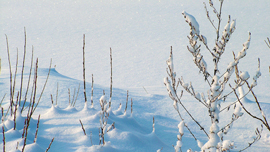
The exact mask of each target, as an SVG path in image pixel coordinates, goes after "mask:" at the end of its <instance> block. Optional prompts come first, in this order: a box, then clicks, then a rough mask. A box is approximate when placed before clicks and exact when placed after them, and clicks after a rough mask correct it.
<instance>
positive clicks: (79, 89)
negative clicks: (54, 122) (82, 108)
mask: <svg viewBox="0 0 270 152" xmlns="http://www.w3.org/2000/svg"><path fill="white" fill-rule="evenodd" d="M80 85H81V84H80V83H79V87H78V91H77V95H76V98H75V101H74V103H73V107H74V106H75V104H76V101H77V98H78V95H79V91H80Z"/></svg>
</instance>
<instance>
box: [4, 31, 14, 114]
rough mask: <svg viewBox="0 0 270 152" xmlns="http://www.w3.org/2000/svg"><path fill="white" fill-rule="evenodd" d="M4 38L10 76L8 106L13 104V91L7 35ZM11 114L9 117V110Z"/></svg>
mask: <svg viewBox="0 0 270 152" xmlns="http://www.w3.org/2000/svg"><path fill="white" fill-rule="evenodd" d="M5 36H6V42H7V54H8V63H9V74H10V76H9V78H10V105H12V103H13V94H12V93H13V90H12V70H11V63H10V54H9V45H8V37H7V35H5ZM10 111H11V112H10V113H11V116H12V113H13V111H12V108H11V110H10Z"/></svg>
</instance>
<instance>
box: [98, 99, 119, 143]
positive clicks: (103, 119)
mask: <svg viewBox="0 0 270 152" xmlns="http://www.w3.org/2000/svg"><path fill="white" fill-rule="evenodd" d="M99 103H100V107H101V111H100V120H99V121H100V130H99V131H100V133H99V136H100V144H101V143H102V144H103V145H105V139H104V136H105V134H106V133H107V132H108V131H110V130H111V129H114V128H115V123H114V122H113V124H112V125H110V126H108V124H107V122H108V117H109V113H110V110H111V108H110V107H109V103H107V99H106V96H105V95H102V96H101V97H100V99H99Z"/></svg>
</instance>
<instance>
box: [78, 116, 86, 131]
mask: <svg viewBox="0 0 270 152" xmlns="http://www.w3.org/2000/svg"><path fill="white" fill-rule="evenodd" d="M79 121H80V123H81V126H82V130H83V133H84V135H86V132H85V129H84V127H83V124H82V121H81V120H80V119H79Z"/></svg>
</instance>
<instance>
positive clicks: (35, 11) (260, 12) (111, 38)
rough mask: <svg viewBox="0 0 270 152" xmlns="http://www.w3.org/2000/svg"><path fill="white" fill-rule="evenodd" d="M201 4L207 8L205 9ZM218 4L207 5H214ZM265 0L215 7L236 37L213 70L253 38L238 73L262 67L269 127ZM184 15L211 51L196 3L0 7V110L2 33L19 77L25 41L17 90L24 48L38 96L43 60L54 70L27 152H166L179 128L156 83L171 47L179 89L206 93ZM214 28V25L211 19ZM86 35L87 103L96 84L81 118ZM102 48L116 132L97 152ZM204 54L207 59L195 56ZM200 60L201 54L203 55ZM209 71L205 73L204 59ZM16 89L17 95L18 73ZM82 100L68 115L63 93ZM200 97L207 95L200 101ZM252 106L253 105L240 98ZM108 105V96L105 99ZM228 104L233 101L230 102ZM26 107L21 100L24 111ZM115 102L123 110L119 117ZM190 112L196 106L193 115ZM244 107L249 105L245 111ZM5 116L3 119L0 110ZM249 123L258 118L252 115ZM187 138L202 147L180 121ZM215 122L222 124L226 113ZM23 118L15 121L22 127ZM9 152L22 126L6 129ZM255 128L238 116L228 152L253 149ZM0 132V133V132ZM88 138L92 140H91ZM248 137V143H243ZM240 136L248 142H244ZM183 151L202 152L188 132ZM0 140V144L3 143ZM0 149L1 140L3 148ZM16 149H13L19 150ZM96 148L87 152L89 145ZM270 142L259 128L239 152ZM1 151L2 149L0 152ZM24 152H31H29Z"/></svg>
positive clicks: (69, 1)
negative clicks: (232, 22) (34, 69)
mask: <svg viewBox="0 0 270 152" xmlns="http://www.w3.org/2000/svg"><path fill="white" fill-rule="evenodd" d="M206 2H207V1H206ZM217 2H218V1H214V3H215V4H217ZM269 6H270V1H269V0H258V1H253V0H238V1H233V0H227V1H225V2H224V6H223V13H222V15H223V22H222V24H221V27H222V28H223V27H224V26H225V24H226V21H227V16H228V15H231V18H232V19H236V31H235V32H234V33H233V35H232V37H231V39H230V42H229V43H228V45H227V47H226V51H227V52H226V53H225V54H224V56H223V58H222V60H221V64H220V67H221V68H220V69H222V67H227V65H228V63H229V62H230V61H231V60H232V58H233V57H232V53H231V52H232V51H235V52H239V51H241V49H242V44H243V43H244V42H245V41H246V40H247V38H248V31H250V32H251V33H252V35H251V44H250V48H249V49H248V51H247V56H246V57H245V58H244V59H243V60H241V63H240V65H239V67H240V69H241V70H243V71H249V73H250V75H251V76H253V75H254V74H255V71H256V70H257V58H260V60H261V73H262V76H261V77H260V79H259V80H258V86H257V87H256V88H255V89H254V91H255V93H256V94H257V97H258V99H259V101H260V102H262V108H263V110H264V112H265V114H266V116H267V117H268V118H269V115H270V101H269V98H270V92H269V90H270V75H269V72H268V67H269V65H270V60H269V56H270V49H269V48H267V46H266V44H265V42H264V40H265V39H266V38H267V37H270V31H269V27H270V9H269ZM184 10H185V11H186V12H188V13H190V14H192V15H193V16H195V17H196V19H197V21H198V23H199V24H200V32H201V34H203V35H205V36H206V37H207V39H208V43H209V46H213V44H214V38H215V31H214V29H213V28H212V26H211V24H210V23H209V21H208V20H207V18H206V15H205V10H204V5H203V1H202V0H200V1H198V0H190V1H186V0H169V1H167V0H159V1H158V0H147V1H143V0H141V1H140V0H130V1H127V0H99V1H92V0H91V1H86V0H85V1H75V0H66V1H60V0H47V1H35V0H28V1H20V0H9V1H0V14H1V16H0V27H1V30H0V51H1V54H0V55H1V56H0V57H1V66H2V69H1V75H0V86H1V90H0V99H2V97H3V96H4V94H5V93H7V96H6V98H5V100H4V101H3V104H2V105H1V106H3V107H4V109H5V110H6V109H8V106H9V96H8V95H9V69H8V60H7V59H8V58H7V53H6V40H5V39H6V38H5V35H4V34H6V35H7V36H8V40H9V47H10V55H11V61H12V62H11V63H12V65H13V72H14V71H15V64H16V48H18V50H19V68H18V69H19V70H18V73H20V69H21V63H22V57H23V46H24V27H25V28H26V32H27V55H26V63H25V64H26V70H25V74H24V80H25V82H24V87H26V85H27V82H26V80H27V78H28V75H29V66H30V62H31V61H30V60H31V47H32V45H33V46H34V57H35V58H37V57H38V58H39V68H40V69H39V71H38V91H37V92H38V95H39V93H40V92H41V89H42V87H43V83H44V81H45V79H46V76H47V72H48V67H49V63H50V59H52V66H53V69H52V70H51V74H50V77H49V80H48V84H47V86H46V89H45V92H44V94H43V96H42V99H41V101H40V104H39V106H38V108H37V110H36V111H35V113H34V115H33V119H34V120H33V121H31V123H32V124H30V130H29V132H30V133H29V137H28V142H27V144H28V146H27V147H28V148H29V149H32V151H44V150H46V148H47V147H48V145H49V143H50V141H51V139H52V138H53V137H54V138H55V140H54V142H53V143H52V146H51V149H50V151H76V150H77V151H91V150H92V151H99V150H102V151H156V150H158V149H160V148H161V147H163V151H174V149H173V147H172V146H171V145H172V144H174V145H175V144H176V141H177V137H176V135H177V134H178V128H177V125H178V123H179V121H180V119H179V117H178V114H177V112H176V111H175V110H174V108H173V102H172V101H171V99H170V98H169V97H168V96H167V91H166V88H165V87H164V84H163V78H164V77H166V76H167V73H166V60H167V59H168V57H169V52H170V46H172V47H173V51H174V63H175V71H176V72H177V77H180V76H183V78H184V79H185V81H186V82H189V81H192V82H193V85H194V88H195V89H196V90H198V91H204V89H205V85H204V84H205V82H204V81H203V78H202V75H201V74H199V73H198V69H197V67H196V66H195V65H194V63H193V61H192V56H191V54H190V53H189V52H188V51H187V49H186V46H187V45H188V39H187V37H186V36H187V35H188V34H189V27H188V25H187V23H186V22H185V19H184V18H183V16H182V14H181V13H182V11H184ZM213 19H214V18H213ZM83 34H85V35H86V48H85V51H86V52H85V53H86V81H87V96H88V100H89V101H90V96H91V75H92V74H93V75H94V81H95V82H94V109H91V108H90V104H89V103H88V109H84V96H83V82H82V78H83V77H82V71H83V70H82V45H83V43H82V38H83ZM110 47H111V48H112V51H113V97H112V111H113V113H114V114H113V113H112V114H111V115H110V117H109V120H108V123H109V124H111V123H112V122H115V127H116V129H114V130H112V131H110V132H108V134H107V135H106V136H105V140H106V141H107V142H108V144H107V145H106V146H105V147H100V146H97V145H98V144H99V138H98V128H99V126H100V125H99V114H98V111H99V110H100V105H99V98H100V97H101V95H102V92H103V90H105V92H106V95H107V96H108V95H109V85H110V54H109V51H110ZM203 51H205V50H203ZM207 53H208V52H206V51H205V52H204V54H207ZM204 58H205V59H206V60H207V59H208V60H209V63H208V67H209V68H211V67H213V65H212V64H211V62H210V61H211V58H210V56H209V57H207V56H206V55H205V56H204ZM17 77H18V80H17V84H18V86H17V89H18V87H19V82H20V81H19V78H20V74H18V76H17ZM57 83H58V84H59V92H58V93H59V96H58V104H57V105H58V106H52V105H51V96H50V95H51V94H52V95H53V97H54V98H55V96H56V90H57ZM79 84H80V92H79V96H78V99H77V102H76V104H75V108H68V105H69V97H68V88H70V90H71V95H72V96H73V91H74V88H78V85H79ZM127 90H129V92H130V93H129V105H128V111H127V114H126V115H123V111H124V108H125V102H126V91H127ZM205 93H206V92H205ZM130 98H132V99H133V114H132V115H131V114H130ZM248 98H250V99H251V100H253V99H252V96H248ZM107 99H108V97H107ZM231 100H234V99H231ZM183 101H184V102H185V105H186V107H187V108H188V109H189V110H190V112H191V113H192V114H193V115H194V116H195V117H196V118H197V120H198V121H199V122H200V123H201V124H202V125H204V126H205V128H207V131H208V128H209V125H210V122H209V118H208V115H207V113H206V117H205V116H203V115H202V114H201V113H203V112H204V111H203V107H201V105H199V104H197V102H196V101H195V100H194V99H193V98H192V97H190V95H188V94H185V93H184V96H183ZM27 103H29V101H28V102H27ZM120 103H122V105H123V106H122V111H121V110H120V112H119V111H117V109H118V106H119V104H120ZM194 105H195V106H196V107H195V108H194ZM247 106H248V107H252V106H254V103H252V102H251V103H247ZM5 112H6V111H5ZM254 112H255V113H256V114H258V115H259V114H260V113H259V111H256V110H254ZM39 114H41V121H40V128H39V132H38V138H37V143H36V144H33V140H34V133H35V130H36V123H37V118H38V115H39ZM153 116H154V117H155V132H152V118H153ZM184 117H185V118H186V119H187V120H186V122H187V123H188V124H189V126H190V127H191V129H193V130H194V131H195V133H196V134H197V135H198V138H199V139H200V141H202V142H204V143H205V142H206V141H207V138H206V137H205V135H204V134H203V132H202V131H200V130H198V126H196V125H195V123H194V122H193V121H191V120H189V118H188V116H187V115H184ZM221 117H227V115H226V113H225V114H224V115H221ZM24 119H25V113H23V115H22V116H21V117H18V120H17V121H18V122H23V121H24ZM79 119H80V120H81V121H82V123H83V125H84V127H85V129H86V134H87V136H85V135H84V133H83V131H82V128H81V125H80V122H79ZM5 125H6V128H5V129H6V132H5V135H6V141H8V142H7V145H6V146H7V147H6V149H7V151H11V150H13V151H15V149H16V143H17V141H22V138H20V137H21V134H22V128H23V123H22V124H19V125H18V126H17V129H16V130H15V131H13V130H12V129H11V128H12V122H10V121H6V124H5ZM259 125H260V123H259V122H257V121H253V120H252V121H250V117H249V116H248V115H246V114H245V115H244V116H243V117H241V118H240V119H239V120H238V121H237V122H236V123H235V124H234V129H233V130H232V132H230V133H229V135H228V138H229V137H230V139H235V140H234V141H235V146H236V150H240V149H241V148H243V147H245V146H246V145H247V144H248V142H250V141H252V137H251V135H253V134H254V130H255V128H256V127H258V126H259ZM1 126H2V125H1ZM91 132H92V135H91ZM248 133H250V134H248ZM247 135H248V136H247ZM183 138H184V139H183V151H186V150H187V149H188V148H192V149H193V150H200V149H199V148H198V147H197V144H196V141H195V140H194V139H193V138H192V136H191V135H190V134H188V132H187V131H185V135H184V136H183ZM0 139H2V134H1V137H0ZM1 141H2V140H1ZM22 144H23V142H20V144H19V149H20V150H21V148H22ZM92 144H93V145H95V146H91V145H92ZM269 145H270V134H269V132H267V130H266V129H265V130H264V132H263V136H262V139H261V140H260V141H259V142H257V143H256V144H254V145H253V146H252V148H249V149H248V150H247V151H268V150H269V149H270V146H269ZM0 146H1V147H2V146H3V144H2V143H1V145H0ZM29 149H28V150H25V151H31V150H29Z"/></svg>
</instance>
